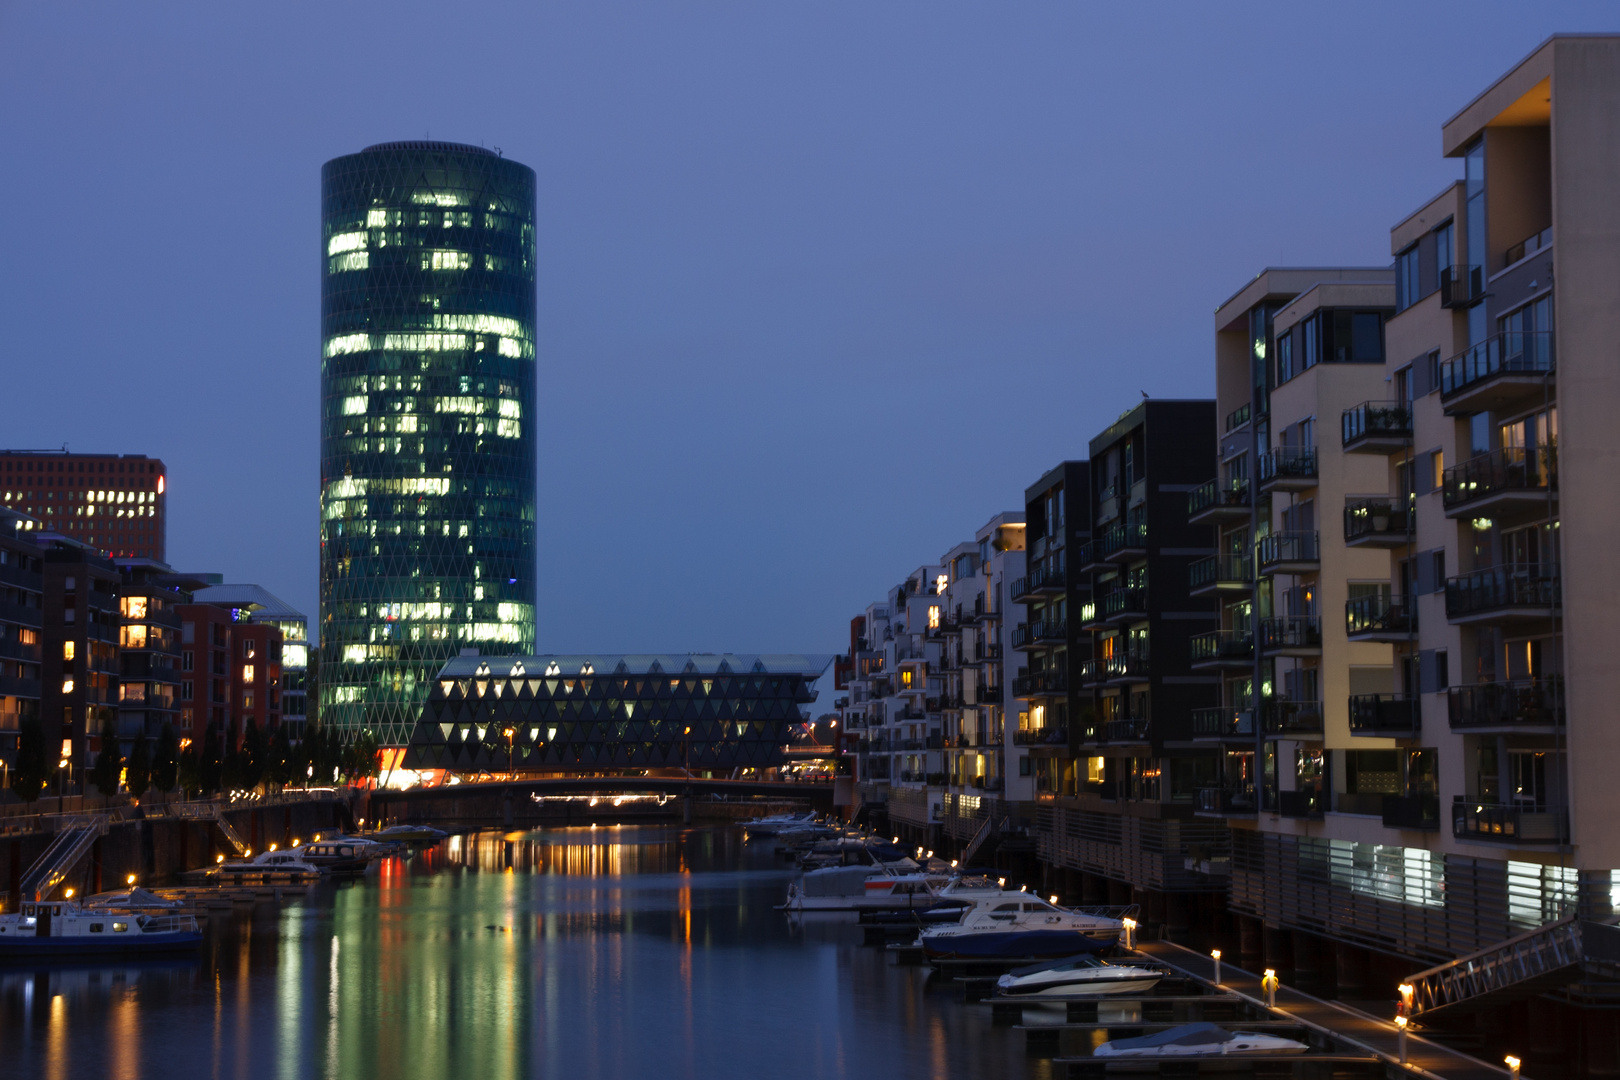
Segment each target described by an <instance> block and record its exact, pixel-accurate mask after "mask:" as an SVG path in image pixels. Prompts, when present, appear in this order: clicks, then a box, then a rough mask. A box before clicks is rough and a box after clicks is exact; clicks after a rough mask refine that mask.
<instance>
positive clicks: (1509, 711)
mask: <svg viewBox="0 0 1620 1080" xmlns="http://www.w3.org/2000/svg"><path fill="white" fill-rule="evenodd" d="M1446 697H1447V706H1448V710H1449V713H1450V719H1451V729H1452V730H1453V731H1468V730H1471V729H1479V728H1511V727H1529V728H1542V729H1549V730H1550V729H1552V728H1556V727H1557V726H1558V725H1560V724H1562V723H1563V722H1564V679H1563V676H1561V675H1547V676H1543V677H1541V678H1539V679H1516V680H1514V681H1512V682H1499V683H1472V684H1469V685H1466V686H1453V687H1452V688H1451V689H1450V690H1448V691H1446Z"/></svg>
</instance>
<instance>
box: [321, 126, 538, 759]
mask: <svg viewBox="0 0 1620 1080" xmlns="http://www.w3.org/2000/svg"><path fill="white" fill-rule="evenodd" d="M534 258H535V256H534V172H533V171H532V170H531V169H529V168H528V167H527V166H524V165H520V164H518V163H517V162H515V161H508V160H506V159H505V158H502V157H500V156H499V155H497V154H495V153H493V152H491V151H489V150H485V149H482V148H480V147H476V146H462V145H459V144H456V143H442V142H397V143H382V144H379V145H377V146H372V147H368V148H367V149H365V150H363V151H361V152H360V153H358V154H350V155H348V156H346V157H340V158H336V159H334V160H332V161H329V162H327V163H326V165H325V167H324V168H323V169H322V170H321V612H320V641H321V663H320V705H321V717H322V719H323V721H324V722H326V723H330V724H335V725H337V726H338V727H339V728H340V729H342V730H344V731H346V732H353V731H358V730H360V729H362V728H370V729H371V730H373V731H374V732H375V733H376V734H377V736H378V738H379V739H380V740H381V741H382V742H384V743H393V744H401V743H403V742H404V741H405V740H406V738H407V737H408V736H409V734H410V731H411V727H412V725H413V724H414V723H415V721H416V719H417V716H418V715H419V713H420V712H421V706H422V703H423V701H425V700H426V698H427V695H428V689H429V686H430V685H431V684H432V680H433V678H434V676H435V675H436V674H437V673H438V671H439V669H440V668H441V667H443V666H444V663H445V661H447V660H449V659H450V658H451V657H453V656H456V655H457V654H459V653H460V652H461V650H462V649H465V648H476V649H478V650H479V651H480V652H481V653H482V654H484V655H485V656H492V655H499V654H502V653H506V654H513V655H526V654H529V653H532V652H533V651H534V639H535V625H534V590H535V584H534V578H535V551H534V510H535V451H534V425H535V422H536V419H537V417H536V415H535V404H536V399H535V395H536V391H535V370H534V366H535V328H534V313H535V291H534V290H535V285H534V282H535V277H534V274H535V267H534Z"/></svg>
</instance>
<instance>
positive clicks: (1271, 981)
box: [1260, 968, 1277, 1009]
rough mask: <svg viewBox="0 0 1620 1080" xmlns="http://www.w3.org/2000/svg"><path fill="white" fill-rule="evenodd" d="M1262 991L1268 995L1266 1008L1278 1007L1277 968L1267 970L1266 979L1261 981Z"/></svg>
mask: <svg viewBox="0 0 1620 1080" xmlns="http://www.w3.org/2000/svg"><path fill="white" fill-rule="evenodd" d="M1260 990H1261V992H1262V993H1264V994H1265V995H1266V1008H1268V1009H1275V1008H1276V1007H1277V971H1276V969H1275V968H1266V973H1265V975H1264V977H1262V978H1261V980H1260Z"/></svg>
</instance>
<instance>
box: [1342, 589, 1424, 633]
mask: <svg viewBox="0 0 1620 1080" xmlns="http://www.w3.org/2000/svg"><path fill="white" fill-rule="evenodd" d="M1417 613H1418V609H1417V604H1416V602H1415V601H1414V599H1413V598H1412V597H1410V596H1358V597H1356V598H1355V599H1353V600H1347V601H1346V602H1345V605H1344V632H1345V633H1346V634H1348V635H1349V636H1350V637H1387V636H1396V635H1399V636H1409V635H1412V634H1415V633H1417Z"/></svg>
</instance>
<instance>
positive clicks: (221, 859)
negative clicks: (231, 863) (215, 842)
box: [214, 855, 225, 863]
mask: <svg viewBox="0 0 1620 1080" xmlns="http://www.w3.org/2000/svg"><path fill="white" fill-rule="evenodd" d="M214 861H215V862H216V863H222V862H224V861H225V856H223V855H215V856H214Z"/></svg>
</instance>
